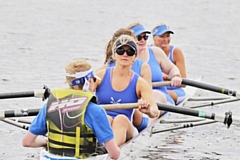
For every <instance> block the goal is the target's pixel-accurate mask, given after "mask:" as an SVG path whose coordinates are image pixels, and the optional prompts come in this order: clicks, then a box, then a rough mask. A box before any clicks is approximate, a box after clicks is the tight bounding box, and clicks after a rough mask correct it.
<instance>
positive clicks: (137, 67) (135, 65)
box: [108, 58, 144, 75]
mask: <svg viewBox="0 0 240 160" xmlns="http://www.w3.org/2000/svg"><path fill="white" fill-rule="evenodd" d="M143 62H144V61H143V60H141V59H139V58H136V59H135V61H134V63H133V65H132V70H133V71H134V72H135V73H137V74H138V75H141V68H142V65H143ZM115 65H116V64H115V62H114V61H110V62H108V67H114V66H115Z"/></svg>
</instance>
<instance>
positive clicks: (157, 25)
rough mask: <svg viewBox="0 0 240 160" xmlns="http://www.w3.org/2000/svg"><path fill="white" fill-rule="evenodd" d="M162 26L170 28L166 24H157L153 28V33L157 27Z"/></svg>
mask: <svg viewBox="0 0 240 160" xmlns="http://www.w3.org/2000/svg"><path fill="white" fill-rule="evenodd" d="M162 25H166V26H168V25H167V24H166V23H163V22H159V23H157V24H156V25H155V26H154V27H153V29H152V32H153V30H154V29H156V28H157V27H159V26H162Z"/></svg>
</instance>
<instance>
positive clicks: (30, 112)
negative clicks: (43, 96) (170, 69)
mask: <svg viewBox="0 0 240 160" xmlns="http://www.w3.org/2000/svg"><path fill="white" fill-rule="evenodd" d="M101 106H102V107H103V108H105V109H106V110H115V109H131V108H138V103H126V104H111V105H101ZM157 106H158V109H159V110H163V111H168V112H174V113H179V114H185V115H189V116H195V117H200V118H206V119H212V120H214V121H216V122H222V123H224V124H226V125H227V127H228V128H229V127H230V125H231V124H235V125H239V124H240V119H239V118H235V117H233V116H232V112H230V111H229V112H226V113H225V114H223V115H220V114H216V113H210V112H206V111H204V110H194V109H190V108H184V107H176V106H172V105H168V104H162V103H157ZM39 110H40V109H25V110H9V111H5V110H0V119H1V118H5V117H23V116H34V115H37V114H38V112H39Z"/></svg>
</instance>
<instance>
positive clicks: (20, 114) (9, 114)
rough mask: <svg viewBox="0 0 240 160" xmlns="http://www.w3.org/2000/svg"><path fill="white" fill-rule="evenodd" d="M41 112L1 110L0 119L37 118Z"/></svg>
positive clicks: (32, 110) (34, 110)
mask: <svg viewBox="0 0 240 160" xmlns="http://www.w3.org/2000/svg"><path fill="white" fill-rule="evenodd" d="M39 110H40V109H39V108H37V109H21V110H0V119H1V118H6V117H24V116H36V115H37V114H38V112H39Z"/></svg>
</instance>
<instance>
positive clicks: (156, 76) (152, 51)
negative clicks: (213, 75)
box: [127, 23, 182, 105]
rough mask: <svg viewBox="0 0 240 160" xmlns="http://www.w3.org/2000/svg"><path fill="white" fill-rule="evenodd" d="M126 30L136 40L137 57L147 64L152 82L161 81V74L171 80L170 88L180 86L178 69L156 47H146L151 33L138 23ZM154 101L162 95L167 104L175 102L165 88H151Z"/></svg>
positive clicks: (180, 79) (180, 80)
mask: <svg viewBox="0 0 240 160" xmlns="http://www.w3.org/2000/svg"><path fill="white" fill-rule="evenodd" d="M127 28H129V29H131V30H132V31H133V32H134V34H135V36H137V40H138V43H137V44H138V49H139V51H138V54H137V57H138V58H140V59H142V60H143V61H144V62H147V63H148V64H149V66H150V68H151V72H152V82H161V81H163V76H162V72H164V73H165V74H167V75H168V76H169V77H170V78H171V86H176V87H177V86H180V85H181V82H182V78H181V75H180V72H179V69H178V68H177V67H176V66H175V65H174V64H173V63H172V62H171V61H170V60H169V59H168V57H167V56H166V55H165V53H164V52H163V51H162V50H161V49H160V48H158V47H156V46H147V39H148V35H147V34H150V33H151V32H150V31H147V30H146V29H145V28H144V27H143V25H141V24H140V23H133V24H130V25H129V26H128V27H127ZM153 91H154V96H155V99H159V95H161V94H162V93H164V95H165V96H166V99H167V102H168V103H170V104H172V105H175V102H174V101H173V99H172V98H171V96H170V95H169V94H168V91H167V88H166V87H165V86H161V87H153Z"/></svg>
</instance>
